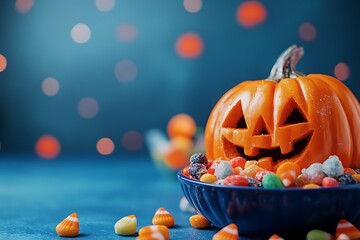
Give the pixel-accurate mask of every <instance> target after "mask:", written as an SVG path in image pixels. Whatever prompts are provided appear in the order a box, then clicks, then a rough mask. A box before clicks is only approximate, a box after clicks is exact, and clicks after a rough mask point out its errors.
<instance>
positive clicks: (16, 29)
mask: <svg viewBox="0 0 360 240" xmlns="http://www.w3.org/2000/svg"><path fill="white" fill-rule="evenodd" d="M243 2H244V1H235V0H227V1H215V0H207V1H203V3H202V8H201V10H200V11H199V12H197V13H189V12H188V11H186V10H185V8H184V6H183V1H180V0H173V1H169V0H154V1H146V0H138V1H134V0H121V1H120V0H119V1H116V4H115V6H114V8H113V9H112V10H111V11H109V12H101V11H99V10H98V9H97V8H96V6H95V1H86V0H77V1H71V0H62V1H55V0H38V1H35V2H34V5H33V7H32V9H31V10H30V11H29V12H27V13H25V14H21V13H19V12H18V11H17V10H16V8H15V2H14V1H1V2H0V54H2V55H4V56H5V57H6V58H7V68H6V69H5V70H4V71H3V72H0V141H1V152H2V153H26V154H35V153H34V145H35V143H36V141H37V140H38V138H39V137H40V136H42V135H44V134H50V135H52V136H55V137H56V138H57V139H58V140H59V142H60V143H61V154H68V153H70V154H98V153H97V151H96V147H95V145H96V142H97V141H98V140H99V139H100V138H102V137H109V138H111V139H112V140H113V141H114V143H115V145H116V147H115V151H114V153H113V154H124V153H125V154H127V153H131V154H137V153H147V148H146V145H145V144H143V145H142V147H140V148H139V149H137V150H136V151H130V150H128V149H126V148H124V147H123V146H122V143H121V138H122V136H123V135H124V134H125V133H126V132H127V131H129V130H131V131H136V132H138V133H140V134H141V135H142V136H144V135H145V133H146V132H147V131H148V130H149V129H153V128H159V129H162V130H164V131H165V129H166V124H167V122H168V121H169V119H170V118H171V117H172V116H174V115H175V114H177V113H188V114H190V115H191V116H192V117H193V118H194V119H195V120H196V122H197V124H198V125H199V126H205V124H206V120H207V118H208V115H209V113H210V111H211V109H212V108H213V106H214V105H215V103H216V102H217V100H218V99H219V98H220V97H221V96H222V95H223V94H224V93H225V92H226V91H227V90H228V89H230V88H232V87H233V86H235V85H237V84H238V83H240V82H241V81H243V80H248V79H264V78H266V77H267V76H268V74H269V72H270V70H271V67H272V65H273V63H274V62H275V60H276V58H277V57H278V55H279V54H280V53H281V52H282V51H283V50H285V49H286V48H287V47H289V46H290V45H292V44H299V45H301V46H303V47H304V50H305V55H304V57H303V58H302V60H301V61H300V62H299V64H298V70H300V71H301V72H304V73H307V74H309V73H323V74H328V75H332V76H334V68H335V66H336V65H337V64H338V63H340V62H344V63H346V64H347V66H348V67H349V69H350V76H349V78H348V79H347V80H346V81H345V82H344V83H345V84H346V85H347V86H348V87H349V88H350V89H351V90H352V91H353V92H354V94H355V96H356V97H357V98H358V99H359V97H360V89H359V86H360V85H359V79H360V72H359V71H358V67H359V55H360V46H359V42H360V33H359V26H360V15H359V12H358V10H359V5H360V4H359V2H358V1H356V0H353V1H350V0H349V1H341V0H333V1H313V0H303V1H283V0H271V1H260V2H261V3H262V4H263V5H264V7H265V8H266V10H267V17H266V19H265V21H264V22H262V23H261V24H259V25H256V26H254V27H252V28H247V27H244V26H242V25H241V24H239V23H238V22H237V21H236V11H237V9H238V7H239V5H240V4H241V3H243ZM306 22H307V23H311V24H312V25H313V26H314V27H315V29H316V38H315V39H314V40H312V41H304V40H302V39H301V37H300V35H299V27H300V26H301V25H302V24H303V23H306ZM78 23H85V24H86V25H87V26H89V27H90V29H91V38H90V40H89V41H88V42H87V43H85V44H78V43H75V42H74V41H73V40H72V39H71V36H70V31H71V29H72V28H73V27H74V26H75V25H76V24H78ZM122 23H131V24H132V25H133V26H135V27H136V30H137V35H136V38H135V39H134V40H133V41H131V42H126V43H125V42H121V41H119V40H117V39H116V37H115V29H116V27H117V26H118V25H119V24H122ZM186 32H193V33H196V34H198V35H199V36H200V37H201V38H202V40H203V43H204V51H203V52H202V54H201V55H200V56H198V57H196V58H183V57H181V56H179V54H178V53H177V52H176V49H175V44H176V41H177V39H178V38H179V37H180V36H181V35H182V34H184V33H186ZM124 59H128V60H131V61H133V62H134V63H135V64H136V67H137V76H136V78H135V79H134V80H133V81H131V82H129V83H123V82H119V81H118V80H117V79H116V76H115V74H114V68H115V65H116V64H117V63H118V62H119V61H122V60H124ZM47 77H54V78H56V79H57V81H58V82H59V85H60V90H59V92H58V94H57V95H56V96H52V97H49V96H46V95H45V94H44V93H43V92H42V91H41V84H42V82H43V80H44V79H45V78H47ZM85 97H91V98H93V99H96V101H97V103H98V105H99V112H98V114H97V115H96V116H95V117H94V118H91V119H84V118H82V117H81V116H80V115H79V113H78V111H77V105H78V103H79V101H80V100H81V99H83V98H85Z"/></svg>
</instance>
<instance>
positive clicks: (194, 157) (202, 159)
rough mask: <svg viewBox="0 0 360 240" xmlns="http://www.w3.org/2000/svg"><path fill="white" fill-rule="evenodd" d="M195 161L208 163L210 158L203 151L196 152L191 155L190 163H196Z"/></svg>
mask: <svg viewBox="0 0 360 240" xmlns="http://www.w3.org/2000/svg"><path fill="white" fill-rule="evenodd" d="M194 163H202V164H204V165H207V164H208V159H207V158H206V156H205V155H204V154H203V153H195V154H193V155H191V157H190V164H194Z"/></svg>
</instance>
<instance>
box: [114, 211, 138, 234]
mask: <svg viewBox="0 0 360 240" xmlns="http://www.w3.org/2000/svg"><path fill="white" fill-rule="evenodd" d="M136 228H137V220H136V216H135V215H129V216H126V217H123V218H121V219H120V220H119V221H117V222H116V223H115V225H114V230H115V233H116V234H117V235H124V236H129V235H134V234H135V233H136Z"/></svg>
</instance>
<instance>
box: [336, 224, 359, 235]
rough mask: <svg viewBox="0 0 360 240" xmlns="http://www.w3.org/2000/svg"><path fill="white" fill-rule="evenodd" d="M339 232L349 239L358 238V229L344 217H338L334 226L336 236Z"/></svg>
mask: <svg viewBox="0 0 360 240" xmlns="http://www.w3.org/2000/svg"><path fill="white" fill-rule="evenodd" d="M340 234H345V235H347V236H348V237H349V238H350V239H358V238H360V231H359V229H357V228H356V227H355V226H354V225H353V224H351V223H350V222H349V221H347V220H345V219H340V221H339V223H338V225H337V227H336V234H335V236H336V237H339V236H340Z"/></svg>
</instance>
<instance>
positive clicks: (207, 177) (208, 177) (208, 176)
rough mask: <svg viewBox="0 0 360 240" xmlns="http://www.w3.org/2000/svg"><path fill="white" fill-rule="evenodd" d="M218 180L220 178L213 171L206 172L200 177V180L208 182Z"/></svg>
mask: <svg viewBox="0 0 360 240" xmlns="http://www.w3.org/2000/svg"><path fill="white" fill-rule="evenodd" d="M217 180H218V179H217V177H216V176H215V175H213V174H211V173H205V174H203V175H202V176H201V177H200V181H202V182H207V183H214V182H216V181H217Z"/></svg>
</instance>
